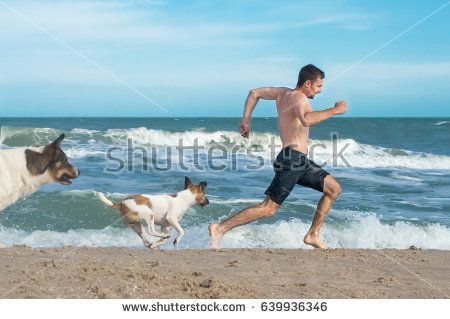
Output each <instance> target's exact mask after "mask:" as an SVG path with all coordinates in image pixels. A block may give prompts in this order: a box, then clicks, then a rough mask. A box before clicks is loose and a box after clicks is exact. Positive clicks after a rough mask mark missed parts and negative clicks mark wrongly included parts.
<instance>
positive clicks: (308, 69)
mask: <svg viewBox="0 0 450 319" xmlns="http://www.w3.org/2000/svg"><path fill="white" fill-rule="evenodd" d="M318 78H321V79H323V78H325V73H324V72H323V71H322V70H321V69H319V68H318V67H316V66H314V65H312V64H308V65H305V66H304V67H303V68H301V69H300V72H299V73H298V82H297V87H299V86H302V85H303V84H304V83H305V82H306V81H308V80H310V81H311V82H314V81H315V80H317V79H318Z"/></svg>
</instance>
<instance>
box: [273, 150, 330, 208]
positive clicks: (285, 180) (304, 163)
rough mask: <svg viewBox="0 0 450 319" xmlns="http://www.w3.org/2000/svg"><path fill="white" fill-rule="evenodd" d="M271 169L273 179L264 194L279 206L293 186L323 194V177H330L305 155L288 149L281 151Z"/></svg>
mask: <svg viewBox="0 0 450 319" xmlns="http://www.w3.org/2000/svg"><path fill="white" fill-rule="evenodd" d="M273 169H274V171H275V177H274V178H273V180H272V183H270V186H269V187H268V188H267V190H266V191H265V192H264V194H266V195H267V196H269V198H270V199H271V200H272V201H274V202H275V203H277V204H279V205H281V204H282V203H283V202H284V201H285V199H286V198H287V197H288V196H289V194H290V193H291V191H292V190H293V189H294V186H295V184H298V185H302V186H305V187H309V188H312V189H315V190H317V191H319V192H323V184H324V180H325V177H326V176H327V175H330V173H328V172H327V171H326V170H324V169H323V168H322V167H320V166H319V165H317V164H316V163H314V162H313V161H310V160H309V159H308V158H307V157H306V154H303V153H301V152H299V151H296V150H294V149H292V148H290V147H286V148H284V149H282V150H281V152H280V153H279V154H278V155H277V157H276V159H275V161H274V163H273Z"/></svg>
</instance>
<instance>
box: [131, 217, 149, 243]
mask: <svg viewBox="0 0 450 319" xmlns="http://www.w3.org/2000/svg"><path fill="white" fill-rule="evenodd" d="M129 225H130V227H131V229H132V230H134V231H135V233H136V234H138V235H139V237H141V239H142V241H143V242H144V245H145V246H146V247H148V248H151V246H152V243H151V242H150V241H149V240H148V238H147V234H146V233H145V229H144V226H142V224H141V223H139V222H138V223H133V224H129Z"/></svg>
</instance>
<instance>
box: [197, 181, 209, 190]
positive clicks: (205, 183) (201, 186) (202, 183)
mask: <svg viewBox="0 0 450 319" xmlns="http://www.w3.org/2000/svg"><path fill="white" fill-rule="evenodd" d="M198 186H200V188H201V189H202V190H204V189H205V188H206V186H208V183H207V182H204V181H201V182H200V183H199V184H198Z"/></svg>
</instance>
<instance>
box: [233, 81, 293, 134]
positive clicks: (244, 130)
mask: <svg viewBox="0 0 450 319" xmlns="http://www.w3.org/2000/svg"><path fill="white" fill-rule="evenodd" d="M286 90H288V88H283V87H264V88H259V89H253V90H250V92H249V93H248V96H247V99H246V100H245V107H244V114H243V116H242V122H241V125H240V127H239V131H240V133H241V135H242V136H243V137H246V138H248V134H249V133H250V120H251V117H252V112H253V110H254V109H255V106H256V104H257V103H258V101H259V99H263V100H276V99H278V97H279V96H280V95H281V94H282V93H284V92H285V91H286Z"/></svg>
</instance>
